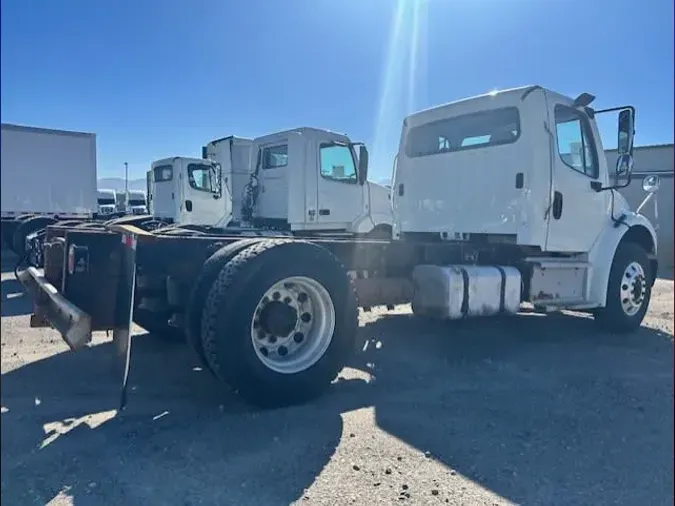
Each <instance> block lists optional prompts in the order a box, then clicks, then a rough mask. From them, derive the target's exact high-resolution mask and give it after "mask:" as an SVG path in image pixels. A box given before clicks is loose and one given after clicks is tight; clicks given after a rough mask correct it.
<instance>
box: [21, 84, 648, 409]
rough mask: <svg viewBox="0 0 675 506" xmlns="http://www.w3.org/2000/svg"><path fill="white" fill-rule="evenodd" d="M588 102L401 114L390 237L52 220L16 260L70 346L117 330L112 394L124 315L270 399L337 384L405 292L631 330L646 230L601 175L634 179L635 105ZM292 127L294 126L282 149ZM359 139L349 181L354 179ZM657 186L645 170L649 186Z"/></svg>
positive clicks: (481, 308) (363, 175) (258, 401)
mask: <svg viewBox="0 0 675 506" xmlns="http://www.w3.org/2000/svg"><path fill="white" fill-rule="evenodd" d="M593 99H594V97H593V96H592V95H589V94H587V93H583V94H581V95H579V96H578V97H576V98H571V97H567V96H564V95H561V94H559V93H556V92H554V91H551V90H548V89H545V88H543V87H540V86H527V87H522V88H517V89H511V90H505V91H501V92H498V93H490V94H487V95H481V96H477V97H472V98H468V99H464V100H460V101H457V102H453V103H449V104H445V105H441V106H437V107H433V108H431V109H428V110H424V111H420V112H417V113H415V114H412V115H410V116H408V117H406V118H405V120H404V121H403V125H402V132H401V137H400V145H399V150H398V155H397V158H396V165H395V173H394V174H393V180H392V202H393V217H394V219H393V232H392V235H393V236H392V238H390V239H386V240H375V239H367V238H360V237H327V238H322V237H312V238H301V237H258V238H256V237H242V236H241V235H236V234H234V235H230V236H228V235H226V234H221V235H216V236H210V235H208V234H204V235H197V236H170V235H161V234H158V233H154V232H150V231H144V230H141V229H139V228H137V227H134V226H133V225H129V224H119V223H117V224H113V225H110V226H109V227H107V229H105V230H93V229H92V230H85V229H77V228H69V227H63V226H58V225H55V226H50V227H48V229H47V238H46V241H45V247H44V248H45V251H44V254H45V266H44V270H42V269H36V268H34V267H29V268H27V269H25V270H23V271H21V272H20V273H19V280H20V282H21V283H22V284H23V286H24V287H25V289H26V290H27V292H28V293H29V294H30V295H31V297H32V299H33V301H34V314H33V316H32V318H31V326H52V327H54V328H55V329H57V330H58V331H59V332H60V334H61V336H62V337H63V339H64V340H65V341H66V342H67V343H68V345H69V346H70V347H71V348H72V349H73V350H76V349H79V348H81V347H83V346H87V344H88V343H89V342H90V341H91V337H92V332H94V331H103V330H112V335H113V337H112V339H113V342H114V344H115V349H116V350H117V351H116V353H117V356H118V357H119V363H120V364H121V365H122V367H121V370H122V371H123V372H122V375H121V378H122V379H121V387H122V388H121V391H122V405H124V403H125V402H126V378H128V371H129V367H130V365H131V363H132V361H131V357H132V354H131V345H132V338H131V322H132V321H135V322H137V323H139V324H140V325H141V326H143V327H145V328H146V329H147V330H149V331H151V332H154V333H156V334H159V335H161V336H164V337H166V338H167V339H168V338H174V339H175V338H178V339H184V340H185V341H187V343H188V344H189V346H190V347H191V348H192V349H193V350H194V352H195V354H196V356H197V357H199V360H200V361H201V362H202V364H203V365H204V367H205V368H206V369H207V370H208V371H210V372H211V373H212V374H213V375H214V377H215V378H217V379H218V380H219V381H221V382H222V383H223V385H226V386H228V387H230V388H232V389H233V390H234V391H236V392H238V393H239V395H241V396H242V397H243V398H244V399H245V400H246V401H248V402H250V403H252V404H255V405H258V406H263V407H273V406H282V405H288V404H294V403H300V402H305V401H307V400H309V399H312V398H314V397H316V396H318V395H319V394H320V393H321V392H323V391H324V390H325V389H326V388H327V387H328V386H329V385H330V383H331V381H332V380H333V379H334V378H335V376H336V375H337V373H338V372H339V371H340V370H341V369H342V368H343V367H344V366H345V364H346V363H347V361H348V359H349V357H350V354H351V353H352V352H353V350H354V347H355V336H356V332H357V328H358V310H359V308H364V309H368V308H371V307H374V306H387V307H392V306H394V305H397V304H408V303H410V304H411V307H412V311H413V313H414V314H415V315H416V316H417V317H419V318H435V319H448V320H456V319H463V318H471V317H488V316H490V315H498V314H514V313H517V312H518V311H519V309H520V307H521V305H522V304H524V303H528V304H531V305H532V306H533V307H534V310H536V311H541V312H551V311H557V310H561V309H572V310H578V311H585V312H589V313H591V314H592V316H593V317H594V319H595V320H596V322H597V323H598V324H599V328H600V329H602V330H604V331H609V332H615V333H624V332H631V331H634V330H635V329H637V328H638V327H639V326H640V324H641V322H642V320H643V318H644V315H645V313H646V311H647V308H648V305H649V301H650V296H651V290H652V286H653V284H654V280H655V278H656V273H657V267H658V266H657V263H658V262H657V260H656V251H657V240H656V235H655V232H654V227H653V226H652V224H651V223H650V222H649V220H648V219H646V218H645V217H644V216H643V215H641V214H639V213H638V212H635V211H632V210H631V209H630V208H629V207H628V205H627V203H626V201H625V199H624V198H623V197H622V196H621V195H620V194H619V192H618V191H617V189H618V187H619V186H620V185H622V184H626V183H619V184H615V183H612V182H611V180H610V175H611V174H612V173H613V174H614V175H618V176H620V177H619V178H618V180H621V179H622V178H623V179H626V180H628V181H630V175H631V171H632V150H633V138H634V121H635V109H634V108H633V107H631V106H623V107H617V108H611V109H604V110H596V109H594V108H593V107H591V104H592V102H593ZM610 111H611V112H615V113H617V115H618V146H619V153H620V156H619V158H618V161H617V164H616V166H615V167H612V168H610V167H608V166H607V163H606V159H605V157H604V156H603V149H602V139H601V137H600V132H599V130H598V128H597V125H596V122H595V116H596V115H599V114H602V113H605V112H610ZM300 138H301V136H297V135H292V136H289V146H288V149H289V153H292V152H293V150H294V149H296V148H295V147H294V144H293V139H300ZM271 145H276V142H274V143H272V144H271ZM338 145H345V146H350V142H349V141H348V140H347V139H341V141H340V144H338ZM295 146H298V145H295ZM360 149H361V154H360V155H361V156H360V157H359V159H358V164H357V165H356V167H355V169H356V170H355V172H356V173H355V176H354V179H355V180H354V181H353V182H350V183H349V184H353V185H357V186H361V187H362V186H364V184H365V182H366V180H367V173H368V155H367V151H366V149H365V147H361V148H360ZM305 152H306V151H305ZM345 156H346V155H345ZM289 159H290V154H289ZM318 177H321V176H318ZM289 186H290V185H289ZM657 186H658V180H657V179H655V178H652V179H649V180H646V181H645V189H646V190H647V191H648V192H650V193H649V195H648V198H650V196H652V195H653V192H654V191H655V190H656V188H657ZM652 198H653V197H652ZM321 206H322V204H321V202H315V203H314V205H313V206H312V207H310V209H315V210H318V209H321V208H322V207H321ZM306 210H308V209H306ZM319 217H320V215H318V213H317V214H316V215H315V218H317V219H318V218H319ZM85 357H86V356H85ZM85 357H83V360H84V359H86V358H85Z"/></svg>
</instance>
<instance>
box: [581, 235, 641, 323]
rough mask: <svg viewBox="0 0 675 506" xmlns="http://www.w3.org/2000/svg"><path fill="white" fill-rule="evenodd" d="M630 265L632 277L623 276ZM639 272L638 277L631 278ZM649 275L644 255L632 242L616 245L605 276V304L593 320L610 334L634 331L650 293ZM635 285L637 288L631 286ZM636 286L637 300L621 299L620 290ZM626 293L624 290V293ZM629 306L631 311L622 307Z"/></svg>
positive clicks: (627, 297)
mask: <svg viewBox="0 0 675 506" xmlns="http://www.w3.org/2000/svg"><path fill="white" fill-rule="evenodd" d="M629 266H632V267H633V269H630V271H632V274H630V275H624V273H626V272H628V271H629ZM635 268H637V272H639V271H640V270H641V271H642V274H639V275H637V276H636V275H635V273H636V270H635ZM652 276H653V274H652V272H651V268H650V263H649V259H648V258H647V253H646V252H645V250H644V249H643V248H642V247H640V246H639V245H637V244H635V243H632V242H625V243H622V244H620V245H619V247H618V249H617V251H616V253H615V254H614V260H613V261H612V268H611V270H610V273H609V282H608V283H607V302H606V305H605V307H603V308H599V309H597V310H596V311H595V313H594V315H595V320H596V322H597V323H598V324H599V325H600V327H601V328H603V329H604V330H607V331H610V332H614V333H620V334H623V333H628V332H633V331H635V330H637V329H638V328H639V327H640V324H641V323H642V320H643V319H644V317H645V314H646V313H647V309H648V307H649V301H650V299H651V294H652V284H653V283H652ZM633 283H637V285H632V284H633ZM631 285H632V286H636V290H637V291H638V299H637V300H636V299H635V298H634V295H633V294H628V296H626V297H622V289H623V288H624V287H627V288H628V289H630V288H631ZM623 295H626V291H625V290H624V294H623ZM622 299H623V300H624V301H627V302H626V305H624V303H623V302H622ZM627 307H632V309H633V310H634V312H633V311H628V310H627V309H626V308H627Z"/></svg>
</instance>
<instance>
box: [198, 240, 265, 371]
mask: <svg viewBox="0 0 675 506" xmlns="http://www.w3.org/2000/svg"><path fill="white" fill-rule="evenodd" d="M258 241H259V240H258V239H244V240H241V241H237V242H233V243H231V244H228V245H227V246H223V247H222V248H220V249H219V250H218V251H216V252H215V253H214V254H213V255H211V256H210V257H209V258H208V259H207V260H206V262H204V265H203V266H202V270H201V272H200V273H199V276H198V277H197V280H196V281H195V284H194V285H193V287H192V290H191V293H190V298H189V301H190V302H189V303H188V310H187V317H186V319H185V321H186V326H185V333H186V336H187V342H188V344H189V345H190V347H191V348H192V349H193V350H194V352H195V353H196V354H197V356H198V357H199V360H200V361H201V363H202V365H203V366H204V367H206V368H207V369H209V370H211V367H210V366H209V364H208V363H207V361H206V358H205V357H204V348H203V347H202V335H201V332H202V312H203V311H204V304H206V297H207V296H208V294H209V290H210V289H211V286H212V285H213V282H214V281H215V280H216V278H217V277H218V273H219V272H220V271H221V270H222V268H223V267H224V266H225V264H226V263H227V262H229V261H230V260H231V259H232V258H234V257H235V256H236V255H237V254H238V253H241V252H242V251H244V250H245V249H246V248H248V247H249V246H251V245H253V244H255V243H256V242H258ZM211 372H213V371H211Z"/></svg>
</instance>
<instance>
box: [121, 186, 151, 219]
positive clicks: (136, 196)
mask: <svg viewBox="0 0 675 506" xmlns="http://www.w3.org/2000/svg"><path fill="white" fill-rule="evenodd" d="M124 206H125V210H126V212H127V213H128V214H133V215H139V214H148V202H147V196H146V193H145V192H144V191H143V190H129V191H127V192H126V198H125V201H124Z"/></svg>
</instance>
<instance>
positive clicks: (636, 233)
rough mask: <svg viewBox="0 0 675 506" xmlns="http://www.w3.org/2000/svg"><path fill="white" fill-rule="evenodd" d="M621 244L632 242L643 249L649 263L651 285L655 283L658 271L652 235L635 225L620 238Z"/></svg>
mask: <svg viewBox="0 0 675 506" xmlns="http://www.w3.org/2000/svg"><path fill="white" fill-rule="evenodd" d="M621 242H622V243H623V242H632V243H634V244H637V245H639V246H641V247H642V248H644V250H645V251H646V252H647V255H648V257H649V263H650V267H651V270H652V273H653V276H652V284H653V283H654V282H655V281H656V273H657V271H658V266H659V264H658V260H657V259H656V255H655V253H656V251H655V246H656V245H655V244H654V239H653V238H652V234H651V233H650V232H649V230H647V228H646V227H643V226H642V225H635V226H633V227H630V228H629V229H628V231H627V232H626V233H625V234H624V236H623V237H622V238H621Z"/></svg>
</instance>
